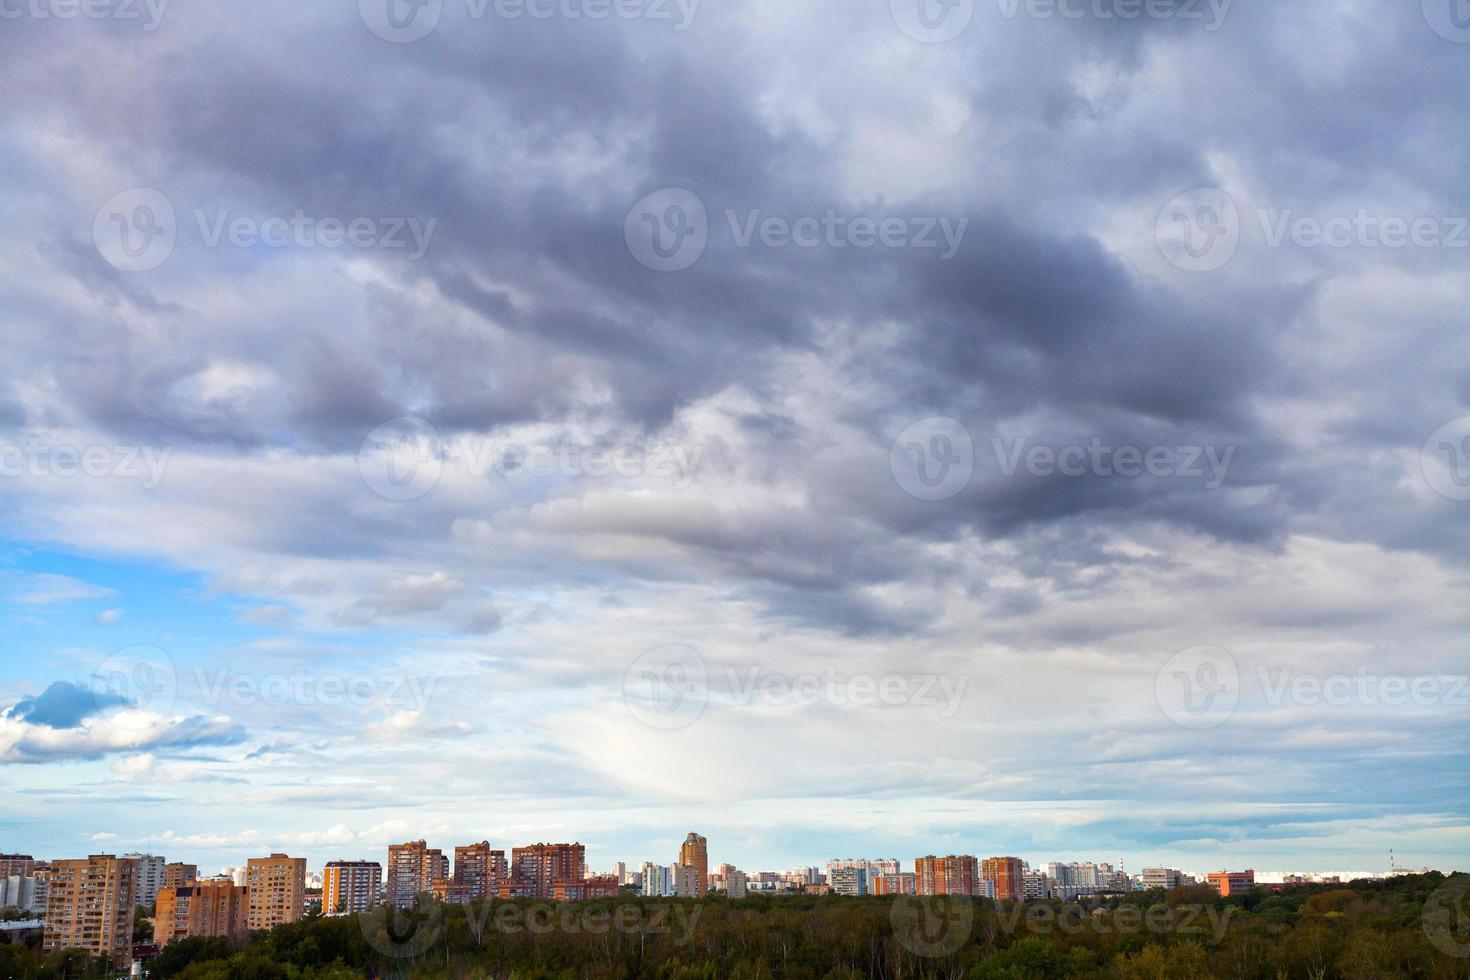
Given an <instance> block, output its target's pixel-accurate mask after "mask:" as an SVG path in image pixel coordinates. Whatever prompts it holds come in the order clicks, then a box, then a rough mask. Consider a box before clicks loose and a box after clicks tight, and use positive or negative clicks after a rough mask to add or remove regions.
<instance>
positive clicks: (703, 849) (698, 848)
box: [679, 833, 709, 895]
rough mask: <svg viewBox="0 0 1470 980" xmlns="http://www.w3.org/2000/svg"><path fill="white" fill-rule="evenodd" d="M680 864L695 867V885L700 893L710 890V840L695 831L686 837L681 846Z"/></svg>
mask: <svg viewBox="0 0 1470 980" xmlns="http://www.w3.org/2000/svg"><path fill="white" fill-rule="evenodd" d="M679 864H681V865H682V866H684V867H686V868H693V869H694V876H695V882H696V884H695V887H696V888H698V889H699V894H700V895H703V894H704V893H705V892H707V891H709V841H708V840H706V839H705V838H703V837H701V836H699V835H698V834H695V833H691V834H690V835H689V836H688V837H686V838H684V846H683V847H681V848H679Z"/></svg>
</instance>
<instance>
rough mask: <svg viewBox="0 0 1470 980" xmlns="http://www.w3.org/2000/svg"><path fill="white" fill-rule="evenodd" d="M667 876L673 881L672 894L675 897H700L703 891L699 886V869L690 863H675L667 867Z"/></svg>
mask: <svg viewBox="0 0 1470 980" xmlns="http://www.w3.org/2000/svg"><path fill="white" fill-rule="evenodd" d="M669 877H670V878H671V879H672V880H673V883H674V895H675V897H677V898H701V897H703V895H704V892H703V891H701V890H700V888H699V869H698V868H696V867H695V866H694V865H691V864H676V865H673V866H672V867H670V868H669Z"/></svg>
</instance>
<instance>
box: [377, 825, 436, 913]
mask: <svg viewBox="0 0 1470 980" xmlns="http://www.w3.org/2000/svg"><path fill="white" fill-rule="evenodd" d="M386 875H387V877H386V879H385V884H386V885H387V888H388V904H389V905H391V906H393V907H394V908H400V909H407V908H413V904H414V901H415V900H416V899H417V898H418V896H419V895H421V894H422V893H424V892H432V891H433V890H434V882H436V881H439V880H441V879H445V878H448V877H449V859H448V858H447V857H445V856H444V852H443V851H441V850H439V848H437V847H430V846H429V845H428V842H427V841H422V840H415V841H409V842H408V843H406V844H390V845H389V846H388V870H387V872H386Z"/></svg>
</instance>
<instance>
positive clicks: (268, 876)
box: [245, 854, 306, 930]
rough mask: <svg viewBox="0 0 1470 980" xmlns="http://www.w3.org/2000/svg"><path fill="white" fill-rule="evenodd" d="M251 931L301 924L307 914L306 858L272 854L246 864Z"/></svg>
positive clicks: (248, 921)
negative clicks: (294, 923)
mask: <svg viewBox="0 0 1470 980" xmlns="http://www.w3.org/2000/svg"><path fill="white" fill-rule="evenodd" d="M245 887H246V888H247V889H248V890H249V909H250V911H249V915H248V917H247V924H248V927H249V928H250V929H251V930H255V929H274V928H275V927H276V926H281V925H285V924H286V923H288V922H299V921H301V917H302V916H303V915H304V914H305V910H306V858H293V857H287V856H286V855H284V854H272V855H271V856H270V857H268V858H251V859H250V860H249V861H246V862H245Z"/></svg>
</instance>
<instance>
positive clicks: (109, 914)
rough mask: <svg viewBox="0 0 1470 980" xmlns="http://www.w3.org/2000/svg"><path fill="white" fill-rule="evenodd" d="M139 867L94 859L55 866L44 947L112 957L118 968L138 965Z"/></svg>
mask: <svg viewBox="0 0 1470 980" xmlns="http://www.w3.org/2000/svg"><path fill="white" fill-rule="evenodd" d="M137 887H138V862H137V861H133V860H129V859H127V858H119V857H114V856H113V855H111V854H94V855H92V856H91V857H88V858H83V859H77V860H73V861H55V862H53V863H52V865H51V876H50V897H49V899H48V904H47V907H46V929H45V934H44V938H43V940H42V945H43V946H44V948H45V949H46V950H47V951H48V952H49V951H50V950H53V949H72V948H75V949H84V950H86V951H87V953H88V954H89V955H91V956H107V957H110V958H111V959H112V962H113V964H114V965H115V966H121V967H126V966H129V965H130V964H131V963H132V960H133V898H134V893H135V890H136V889H137Z"/></svg>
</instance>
